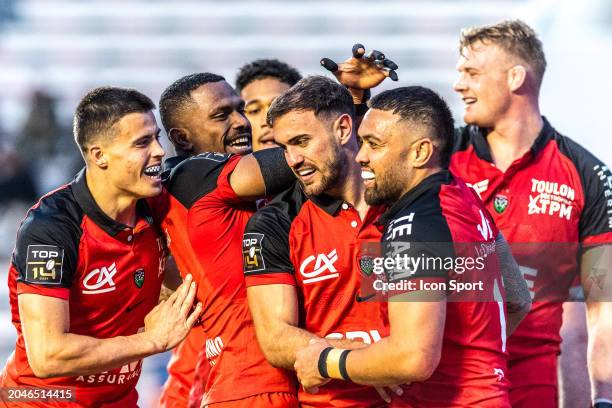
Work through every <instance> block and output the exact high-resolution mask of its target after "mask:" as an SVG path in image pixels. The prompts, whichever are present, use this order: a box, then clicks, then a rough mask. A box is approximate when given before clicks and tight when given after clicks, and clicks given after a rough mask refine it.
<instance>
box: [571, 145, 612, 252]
mask: <svg viewBox="0 0 612 408" xmlns="http://www.w3.org/2000/svg"><path fill="white" fill-rule="evenodd" d="M565 141H566V143H567V150H566V152H567V154H568V155H569V156H570V159H571V160H572V162H573V163H574V165H575V166H576V170H577V171H578V173H579V175H580V179H581V181H582V186H583V190H584V208H583V210H582V214H581V215H580V223H579V237H580V242H581V243H582V244H584V245H598V244H610V243H612V172H610V169H609V168H608V167H607V166H606V165H605V164H604V163H602V162H601V161H600V160H599V159H597V158H596V157H595V156H594V155H592V154H591V153H590V152H589V151H587V150H586V149H585V148H583V147H582V146H580V145H578V144H577V143H575V142H573V141H572V140H571V139H568V138H566V139H565ZM564 150H565V149H564Z"/></svg>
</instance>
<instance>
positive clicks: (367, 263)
mask: <svg viewBox="0 0 612 408" xmlns="http://www.w3.org/2000/svg"><path fill="white" fill-rule="evenodd" d="M359 269H361V273H363V274H364V275H365V276H370V275H372V272H374V258H372V257H370V256H362V257H361V258H359Z"/></svg>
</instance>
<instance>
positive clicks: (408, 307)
mask: <svg viewBox="0 0 612 408" xmlns="http://www.w3.org/2000/svg"><path fill="white" fill-rule="evenodd" d="M414 295H418V294H414ZM409 296H411V295H409ZM445 318H446V300H440V301H434V302H418V301H413V300H411V299H404V300H402V301H391V302H389V323H390V327H391V333H390V335H389V337H385V338H383V339H382V340H380V341H379V342H377V343H375V344H372V345H370V346H368V347H366V348H363V349H359V350H354V351H351V352H350V354H349V355H348V358H347V361H346V367H347V372H348V375H349V377H350V378H351V381H353V382H356V383H359V384H365V385H375V386H383V385H393V384H403V383H409V382H415V381H424V380H426V379H427V378H429V377H430V376H431V374H432V373H433V372H434V370H435V369H436V367H437V366H438V363H439V362H440V355H441V353H442V338H443V334H444V322H445Z"/></svg>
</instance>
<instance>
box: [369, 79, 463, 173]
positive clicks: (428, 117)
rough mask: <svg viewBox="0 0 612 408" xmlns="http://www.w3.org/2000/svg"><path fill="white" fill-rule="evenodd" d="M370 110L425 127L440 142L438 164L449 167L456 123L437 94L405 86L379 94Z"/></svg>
mask: <svg viewBox="0 0 612 408" xmlns="http://www.w3.org/2000/svg"><path fill="white" fill-rule="evenodd" d="M369 106H370V108H371V109H378V110H383V111H392V112H393V114H395V115H399V116H400V118H401V120H405V121H409V122H412V123H415V124H417V125H420V126H427V127H428V128H429V130H430V132H431V136H432V138H434V139H435V140H437V141H438V142H439V160H440V165H441V166H442V167H444V168H446V167H448V164H449V160H450V153H451V150H452V147H453V139H454V131H455V124H454V121H453V115H452V114H451V111H450V109H449V107H448V105H447V104H446V102H444V99H442V98H441V97H440V96H439V95H438V94H437V93H435V92H434V91H432V90H431V89H429V88H425V87H422V86H407V87H401V88H396V89H391V90H388V91H384V92H381V93H380V94H378V95H376V96H375V97H374V98H372V100H370V103H369Z"/></svg>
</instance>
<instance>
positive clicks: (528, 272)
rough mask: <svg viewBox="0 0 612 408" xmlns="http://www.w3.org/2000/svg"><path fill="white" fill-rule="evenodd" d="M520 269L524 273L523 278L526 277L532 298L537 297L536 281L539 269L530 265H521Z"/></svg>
mask: <svg viewBox="0 0 612 408" xmlns="http://www.w3.org/2000/svg"><path fill="white" fill-rule="evenodd" d="M519 269H520V271H521V273H522V274H523V278H525V282H526V283H527V288H528V289H529V294H530V295H531V300H533V298H534V297H535V288H534V286H535V281H536V278H537V277H538V270H537V269H534V268H530V267H528V266H523V265H519Z"/></svg>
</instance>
